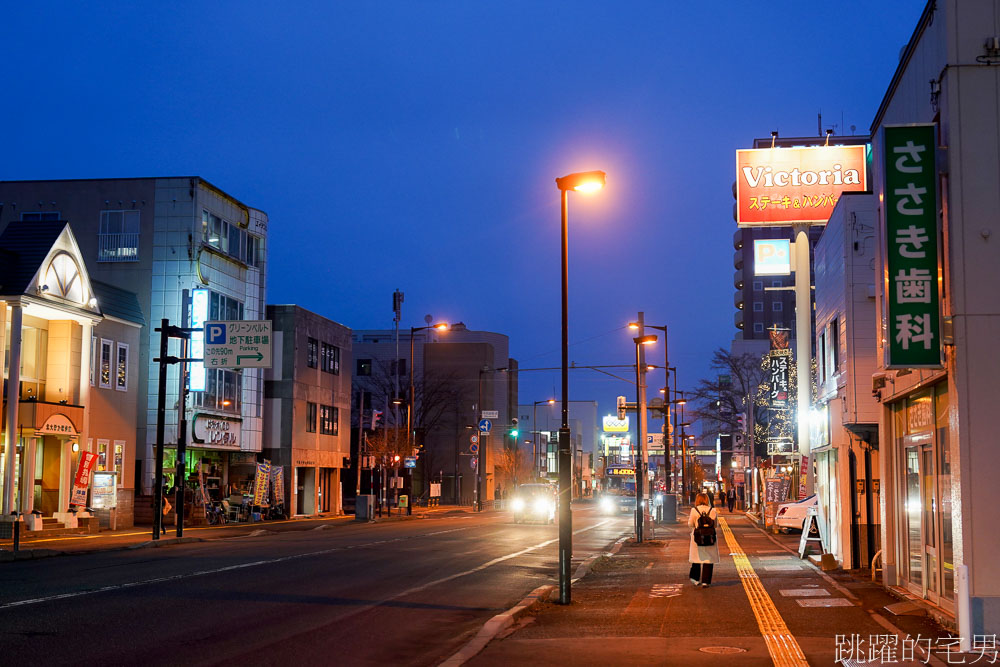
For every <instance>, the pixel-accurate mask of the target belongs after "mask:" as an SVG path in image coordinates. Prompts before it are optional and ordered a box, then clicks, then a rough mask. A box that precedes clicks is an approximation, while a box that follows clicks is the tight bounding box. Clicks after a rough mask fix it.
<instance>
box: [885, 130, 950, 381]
mask: <svg viewBox="0 0 1000 667" xmlns="http://www.w3.org/2000/svg"><path fill="white" fill-rule="evenodd" d="M883 139H884V141H883V150H884V153H885V237H884V238H885V260H886V272H887V279H888V282H887V284H886V290H885V301H886V318H887V322H886V324H887V328H888V331H889V336H888V338H889V340H888V341H887V343H886V360H885V361H886V364H885V365H886V368H940V367H941V304H940V294H939V290H938V286H939V283H938V268H939V267H938V233H937V210H938V206H937V169H936V167H935V164H934V154H935V147H936V142H935V139H934V126H933V125H909V126H900V127H886V128H885V129H884V130H883Z"/></svg>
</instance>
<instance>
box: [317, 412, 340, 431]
mask: <svg viewBox="0 0 1000 667" xmlns="http://www.w3.org/2000/svg"><path fill="white" fill-rule="evenodd" d="M337 413H338V410H337V408H335V407H333V406H330V405H321V406H319V432H320V434H322V435H337V433H338V432H339V430H340V424H339V423H338V422H339V421H340V419H339V415H338V414H337Z"/></svg>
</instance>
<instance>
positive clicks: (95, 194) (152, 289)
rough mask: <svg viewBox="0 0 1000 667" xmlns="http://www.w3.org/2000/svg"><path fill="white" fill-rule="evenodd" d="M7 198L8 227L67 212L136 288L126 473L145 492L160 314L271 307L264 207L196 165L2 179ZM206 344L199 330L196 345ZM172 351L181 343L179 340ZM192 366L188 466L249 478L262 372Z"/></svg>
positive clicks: (216, 482) (196, 316) (172, 384)
mask: <svg viewBox="0 0 1000 667" xmlns="http://www.w3.org/2000/svg"><path fill="white" fill-rule="evenodd" d="M0 202H3V204H2V205H0V228H2V227H5V226H6V225H8V224H9V223H11V222H12V221H44V220H52V219H64V220H68V221H69V222H70V224H71V225H72V227H73V230H74V233H75V234H76V239H77V241H78V243H79V248H80V253H81V256H82V259H83V261H84V262H85V264H86V268H87V271H88V273H89V275H90V276H91V277H92V278H94V279H97V280H100V281H103V282H106V283H108V284H110V285H113V286H115V287H118V288H121V289H126V290H130V291H133V292H135V293H136V295H137V296H138V300H139V306H140V308H141V311H142V313H143V314H144V315H145V319H146V321H147V323H148V326H147V328H146V329H145V330H144V331H143V334H142V337H141V340H140V341H139V344H138V346H137V348H138V349H136V350H132V349H131V348H130V351H129V353H130V354H131V355H132V356H133V357H134V358H135V360H136V366H137V367H138V371H139V374H138V378H137V381H136V383H135V387H136V390H137V392H138V401H139V406H140V409H139V419H138V423H137V427H136V434H135V436H134V438H135V440H136V442H137V443H138V446H137V449H136V458H137V464H136V468H135V470H134V471H130V473H129V474H133V473H134V474H135V477H136V479H137V480H141V483H140V482H137V483H136V487H137V492H139V491H144V492H146V493H149V492H150V491H151V489H152V485H153V476H154V458H153V457H154V444H155V440H156V420H157V411H156V407H157V376H158V369H159V365H158V364H157V363H155V362H154V361H153V358H154V357H156V356H157V354H158V350H159V333H158V332H156V331H155V329H156V328H157V327H159V325H160V322H161V320H162V319H166V320H168V321H169V322H170V323H171V324H175V325H182V326H187V325H191V324H198V323H199V322H203V321H204V320H206V319H221V320H238V319H246V320H256V319H263V316H264V303H265V302H264V290H265V286H266V280H265V278H266V261H265V256H266V255H265V249H266V239H267V222H268V221H267V216H266V215H265V214H264V213H263V212H261V211H259V210H256V209H253V208H250V207H248V206H246V205H245V204H243V203H242V202H240V201H239V200H237V199H236V198H234V197H232V196H231V195H229V194H227V193H225V192H223V191H222V190H220V189H218V188H216V187H215V186H214V185H212V184H211V183H208V182H207V181H205V180H204V179H201V178H198V177H178V178H125V179H95V180H58V181H3V182H0ZM185 297H186V298H185ZM185 306H186V307H185ZM197 345H198V340H193V341H192V349H191V352H192V353H196V350H195V348H196V347H197ZM170 352H171V354H178V355H179V354H180V352H181V350H180V346H179V343H178V342H177V341H175V342H173V343H171V346H170ZM189 372H190V383H189V388H190V395H189V401H188V403H187V406H188V407H187V423H188V425H189V426H188V428H189V430H190V433H189V434H188V443H189V447H188V452H189V454H188V464H189V472H194V468H195V466H197V465H198V464H201V466H202V470H203V471H208V472H209V475H208V477H209V479H208V485H209V487H210V489H211V488H213V487H216V486H218V487H221V486H222V485H224V484H228V485H230V486H233V487H236V488H239V487H240V486H244V485H245V484H246V483H247V481H248V480H249V479H250V478H251V476H252V474H253V470H254V463H255V460H256V457H257V455H258V453H259V452H260V450H261V417H262V408H263V391H262V389H263V377H264V376H263V372H262V370H259V369H246V370H243V371H234V370H222V369H205V368H204V367H202V365H201V364H192V365H191V366H190V368H189ZM178 374H179V369H178V367H177V366H170V367H169V368H168V373H167V392H166V396H165V403H166V405H167V406H168V409H167V412H166V420H165V423H166V428H165V431H166V435H165V441H166V443H167V446H168V449H167V452H166V455H165V458H166V464H165V470H166V471H168V475H167V478H168V481H170V480H172V475H171V474H169V473H170V472H172V470H173V469H174V460H175V458H176V455H175V452H176V449H175V448H173V447H174V444H175V443H176V442H177V424H178V419H177V410H176V409H174V408H173V406H175V405H177V404H178V403H179V401H178V396H179V376H178ZM220 427H221V430H220ZM213 471H214V473H213Z"/></svg>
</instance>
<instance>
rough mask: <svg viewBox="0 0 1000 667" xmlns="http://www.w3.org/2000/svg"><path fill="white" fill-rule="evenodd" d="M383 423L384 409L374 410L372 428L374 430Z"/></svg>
mask: <svg viewBox="0 0 1000 667" xmlns="http://www.w3.org/2000/svg"><path fill="white" fill-rule="evenodd" d="M381 425H382V411H381V410H372V430H373V431H374V430H375V429H377V428H378V427H379V426H381Z"/></svg>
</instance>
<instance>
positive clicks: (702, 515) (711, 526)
mask: <svg viewBox="0 0 1000 667" xmlns="http://www.w3.org/2000/svg"><path fill="white" fill-rule="evenodd" d="M711 513H712V510H711V508H710V509H709V510H708V511H707V512H702V511H701V510H698V521H697V523H696V524H695V527H694V543H695V544H697V545H698V546H699V547H710V546H712V545H713V544H715V540H716V535H715V519H713V518H712V517H711V516H710V515H711Z"/></svg>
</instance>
